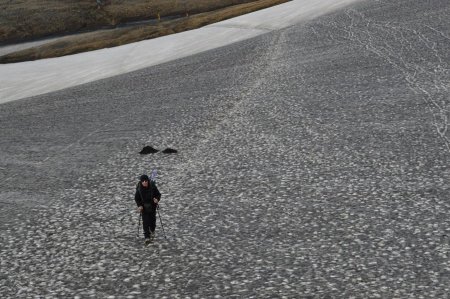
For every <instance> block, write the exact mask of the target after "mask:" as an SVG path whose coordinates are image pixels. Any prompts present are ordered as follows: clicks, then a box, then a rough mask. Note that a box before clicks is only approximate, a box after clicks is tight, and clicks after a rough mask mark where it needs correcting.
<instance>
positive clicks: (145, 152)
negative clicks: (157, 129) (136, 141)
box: [139, 146, 159, 155]
mask: <svg viewBox="0 0 450 299" xmlns="http://www.w3.org/2000/svg"><path fill="white" fill-rule="evenodd" d="M157 152H159V150H157V149H155V148H153V147H151V146H145V147H144V148H143V149H142V150H141V151H140V152H139V154H141V155H148V154H154V153H157Z"/></svg>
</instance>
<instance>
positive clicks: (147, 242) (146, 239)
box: [144, 238, 152, 245]
mask: <svg viewBox="0 0 450 299" xmlns="http://www.w3.org/2000/svg"><path fill="white" fill-rule="evenodd" d="M151 242H152V240H151V239H150V238H145V242H144V244H145V245H148V244H150V243H151Z"/></svg>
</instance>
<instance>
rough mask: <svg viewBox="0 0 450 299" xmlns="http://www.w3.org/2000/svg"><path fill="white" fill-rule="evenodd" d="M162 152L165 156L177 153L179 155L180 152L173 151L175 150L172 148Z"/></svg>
mask: <svg viewBox="0 0 450 299" xmlns="http://www.w3.org/2000/svg"><path fill="white" fill-rule="evenodd" d="M162 152H163V154H176V153H178V151H177V150H176V149H173V148H170V147H168V148H166V149H165V150H163V151H162Z"/></svg>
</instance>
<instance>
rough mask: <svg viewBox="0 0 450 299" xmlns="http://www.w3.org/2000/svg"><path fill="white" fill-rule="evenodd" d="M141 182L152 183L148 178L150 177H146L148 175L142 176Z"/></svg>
mask: <svg viewBox="0 0 450 299" xmlns="http://www.w3.org/2000/svg"><path fill="white" fill-rule="evenodd" d="M139 180H140V181H141V182H143V181H150V179H149V178H148V175H146V174H143V175H141V177H140V178H139Z"/></svg>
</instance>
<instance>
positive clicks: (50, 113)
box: [0, 0, 450, 298]
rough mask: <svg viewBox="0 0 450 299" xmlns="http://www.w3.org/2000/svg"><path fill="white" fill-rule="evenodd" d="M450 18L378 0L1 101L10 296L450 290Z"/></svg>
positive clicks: (4, 247)
mask: <svg viewBox="0 0 450 299" xmlns="http://www.w3.org/2000/svg"><path fill="white" fill-rule="evenodd" d="M449 15H450V3H449V2H448V1H444V0H441V1H437V0H432V1H420V0H412V1H366V2H363V3H360V4H358V5H355V6H352V7H349V8H347V9H345V10H342V11H339V12H336V13H333V14H330V15H327V16H324V17H321V18H319V19H316V20H315V21H313V22H309V23H306V24H299V25H296V26H293V27H290V28H287V29H284V30H280V31H277V32H273V33H270V34H267V35H264V36H260V37H258V38H255V39H252V40H248V41H245V42H241V43H239V44H235V45H232V46H228V47H224V48H221V49H217V50H214V51H210V52H207V53H203V54H200V55H196V56H192V57H189V58H186V59H181V60H178V61H175V62H172V63H168V64H164V65H160V66H156V67H152V68H148V69H145V70H141V71H138V72H133V73H130V74H127V75H123V76H118V77H114V78H110V79H107V80H102V81H98V82H94V83H92V84H87V85H83V86H79V87H75V88H71V89H67V90H64V91H60V92H55V93H51V94H47V95H43V96H39V97H35V98H29V99H25V100H21V101H16V102H11V103H7V104H4V105H1V106H0V125H1V130H0V145H1V158H0V168H1V177H0V201H1V206H2V209H1V218H0V221H1V231H0V237H1V243H0V244H1V245H0V246H1V247H0V294H1V295H2V297H3V298H8V297H11V298H13V297H27V296H28V297H33V296H35V295H41V296H48V297H66V296H76V297H79V298H87V297H109V296H111V298H113V296H115V297H116V298H133V297H136V298H139V297H155V298H214V297H216V298H221V297H222V298H298V297H300V298H304V297H311V298H312V297H314V298H351V297H354V298H377V297H378V298H392V297H396V298H448V296H449V295H448V294H450V278H449V276H450V259H449V254H450V252H449V249H450V244H449V236H450V225H449V224H450V217H449V212H450V189H449V187H450V186H449V182H450V173H449V165H450V163H449V156H450V150H449V138H450V133H449V131H448V130H447V128H448V119H449V109H450V108H449V105H450V98H449V88H450V82H449V78H450V74H449V69H450V66H449V61H450V56H449V55H450V52H449V51H448V49H449V48H450V31H449V30H450V29H449V28H450V19H449V18H448V16H449ZM146 144H154V145H164V146H171V147H174V148H176V149H178V150H179V152H178V154H177V155H164V154H161V153H156V154H153V155H147V156H142V155H139V154H138V153H137V152H138V151H139V150H140V149H141V148H142V147H143V146H144V145H146ZM154 167H156V168H157V169H158V170H159V174H160V176H159V189H160V190H161V192H162V193H163V199H162V202H161V216H162V218H163V221H164V223H165V224H166V233H167V235H168V240H167V241H166V240H164V238H163V236H162V233H161V229H160V226H159V227H158V228H157V232H158V235H157V238H156V243H155V244H153V245H151V247H148V248H144V247H143V245H142V238H140V239H138V238H137V237H136V233H137V222H138V217H137V214H135V212H134V211H133V209H134V203H133V193H134V190H133V188H134V185H135V182H136V178H137V176H138V175H139V174H140V173H141V172H143V171H144V170H146V171H150V170H151V169H152V168H154ZM158 225H159V221H158ZM141 231H142V230H141Z"/></svg>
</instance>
